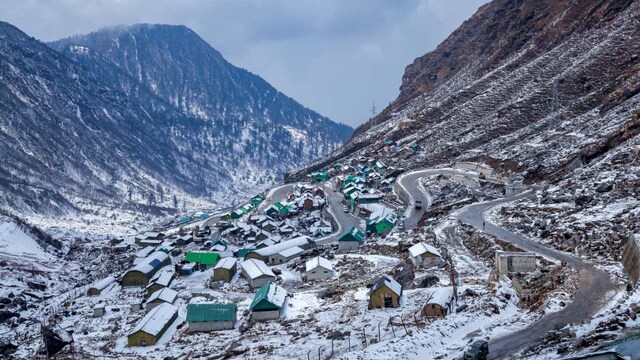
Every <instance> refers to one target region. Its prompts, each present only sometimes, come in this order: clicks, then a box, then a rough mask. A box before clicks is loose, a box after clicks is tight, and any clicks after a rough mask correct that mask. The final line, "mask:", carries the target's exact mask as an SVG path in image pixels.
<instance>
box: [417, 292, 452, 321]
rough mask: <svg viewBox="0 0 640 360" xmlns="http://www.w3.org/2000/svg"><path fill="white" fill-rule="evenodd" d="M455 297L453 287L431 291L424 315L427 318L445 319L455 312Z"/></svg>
mask: <svg viewBox="0 0 640 360" xmlns="http://www.w3.org/2000/svg"><path fill="white" fill-rule="evenodd" d="M454 307H455V297H454V293H453V288H452V287H441V288H432V289H429V292H428V293H427V303H426V304H425V305H424V307H423V308H422V315H423V316H427V317H445V316H447V315H448V314H449V313H451V312H452V311H453V308H454Z"/></svg>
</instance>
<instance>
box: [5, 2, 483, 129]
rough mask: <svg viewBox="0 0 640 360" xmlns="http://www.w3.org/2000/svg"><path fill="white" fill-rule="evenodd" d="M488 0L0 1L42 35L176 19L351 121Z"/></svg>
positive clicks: (10, 17) (13, 18)
mask: <svg viewBox="0 0 640 360" xmlns="http://www.w3.org/2000/svg"><path fill="white" fill-rule="evenodd" d="M486 2H487V1H486V0H286V1H285V0H180V1H178V0H174V1H169V0H19V1H18V0H0V19H2V20H4V21H8V22H10V23H12V24H14V25H16V26H17V27H19V28H20V29H22V30H23V31H25V32H26V33H28V34H29V35H31V36H34V37H36V38H38V39H40V40H43V41H50V40H56V39H59V38H62V37H66V36H70V35H74V34H84V33H88V32H91V31H92V30H96V29H98V28H101V27H105V26H112V25H130V24H135V23H141V22H146V23H163V24H183V25H186V26H188V27H190V28H192V29H193V30H194V31H195V32H196V33H198V34H199V35H200V36H201V37H202V38H204V39H205V40H206V41H207V42H209V44H211V45H212V46H213V47H215V48H216V49H218V50H219V51H220V52H221V53H222V55H223V56H224V57H225V58H227V60H229V61H230V62H231V63H233V64H234V65H236V66H240V67H243V68H246V69H248V70H250V71H251V72H254V73H256V74H258V75H260V76H262V77H263V78H264V79H266V80H267V81H268V82H270V83H271V84H272V85H273V86H275V87H276V88H277V89H278V90H280V91H282V92H283V93H285V94H287V95H289V96H291V97H293V98H294V99H296V100H298V101H299V102H300V103H302V104H303V105H305V106H307V107H309V108H311V109H313V110H316V111H318V112H319V113H321V114H323V115H326V116H328V117H330V118H331V119H333V120H336V121H339V122H343V123H346V124H349V125H352V126H357V125H358V124H361V123H362V122H364V121H366V120H367V119H368V118H369V117H370V116H371V105H372V102H373V101H375V103H376V106H377V108H378V111H380V110H381V109H382V108H383V107H384V106H386V105H387V104H388V103H389V102H390V101H392V100H393V99H394V98H395V97H396V96H397V95H398V87H399V86H400V82H401V79H402V74H403V72H404V68H405V66H407V65H408V64H409V63H411V62H412V61H413V59H415V58H416V57H418V56H420V55H423V54H424V53H426V52H428V51H429V50H432V49H433V48H435V46H437V45H438V43H440V42H441V41H442V40H443V39H444V38H446V37H447V35H448V34H450V33H451V32H452V31H453V30H454V29H455V28H457V27H458V26H459V25H460V24H461V23H462V22H463V21H464V20H465V19H467V18H468V17H469V16H471V15H472V14H473V13H474V12H475V11H476V10H477V8H478V7H479V6H481V5H482V4H484V3H486Z"/></svg>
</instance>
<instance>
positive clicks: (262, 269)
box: [240, 259, 276, 279]
mask: <svg viewBox="0 0 640 360" xmlns="http://www.w3.org/2000/svg"><path fill="white" fill-rule="evenodd" d="M240 266H241V267H242V270H243V271H244V272H245V273H246V274H247V276H249V277H250V278H251V279H257V278H259V277H261V276H265V275H266V276H271V277H274V278H275V277H276V275H275V274H274V273H273V271H271V269H269V267H268V266H267V264H265V263H264V261H262V260H257V259H249V260H245V261H243V262H242V263H241V264H240Z"/></svg>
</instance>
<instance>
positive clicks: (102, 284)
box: [91, 276, 116, 291]
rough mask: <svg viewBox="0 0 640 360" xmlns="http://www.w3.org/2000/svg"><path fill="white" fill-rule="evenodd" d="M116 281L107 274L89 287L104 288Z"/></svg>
mask: <svg viewBox="0 0 640 360" xmlns="http://www.w3.org/2000/svg"><path fill="white" fill-rule="evenodd" d="M115 281H116V279H115V278H114V277H113V276H107V277H106V278H104V279H102V280H100V281H98V282H96V283H94V284H93V285H92V286H91V288H92V289H98V290H101V291H102V290H104V289H106V288H107V286H109V285H111V284H113V283H114V282H115Z"/></svg>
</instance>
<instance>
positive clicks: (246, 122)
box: [0, 23, 351, 216]
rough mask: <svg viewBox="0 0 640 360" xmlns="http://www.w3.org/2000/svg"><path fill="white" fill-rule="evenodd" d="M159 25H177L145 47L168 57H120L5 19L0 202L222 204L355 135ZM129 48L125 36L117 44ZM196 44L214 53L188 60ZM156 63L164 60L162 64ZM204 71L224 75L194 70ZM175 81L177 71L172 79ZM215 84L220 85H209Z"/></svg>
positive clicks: (46, 208) (78, 207)
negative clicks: (175, 52) (51, 38)
mask: <svg viewBox="0 0 640 360" xmlns="http://www.w3.org/2000/svg"><path fill="white" fill-rule="evenodd" d="M146 27H148V26H146ZM146 27H145V26H139V27H137V28H138V29H145V28H146ZM135 28H136V27H134V29H135ZM153 28H154V29H156V30H157V29H162V30H163V31H164V32H166V31H169V33H170V34H172V35H171V36H169V38H168V39H167V36H168V35H167V34H165V33H164V32H162V33H161V34H159V35H158V34H155V35H154V34H150V35H149V36H147V38H148V39H151V43H150V44H149V46H145V48H146V49H147V50H151V51H155V52H156V53H155V54H156V55H157V54H160V55H161V56H165V57H160V58H158V57H153V56H152V55H153V54H151V55H149V56H148V58H145V59H142V55H143V53H139V54H137V55H140V57H138V60H139V61H140V62H139V63H135V62H130V63H127V64H129V65H130V66H128V67H126V66H124V64H125V62H117V61H114V59H116V58H119V57H118V56H119V55H118V52H117V51H116V50H118V49H112V51H109V52H108V53H100V52H99V51H97V50H100V49H103V50H104V48H99V47H98V49H97V50H96V49H95V47H93V46H92V47H87V46H83V45H82V44H64V45H60V46H59V49H58V50H59V51H57V50H55V49H53V47H55V45H52V44H51V43H50V44H49V46H47V45H45V44H43V43H41V42H39V41H37V40H36V39H34V38H32V37H29V36H28V35H26V34H24V33H23V32H22V31H20V30H19V29H17V28H16V27H14V26H13V25H10V24H8V23H2V24H0V59H2V60H3V65H4V67H3V73H4V74H6V75H4V79H3V80H4V81H3V82H4V83H5V86H4V87H3V88H1V89H0V104H2V105H3V106H2V107H0V116H1V117H2V118H3V119H7V120H5V121H3V123H2V128H0V137H2V138H3V141H2V144H0V146H2V149H1V150H0V151H1V153H2V154H3V157H4V158H7V159H12V161H11V162H10V163H9V164H7V165H6V166H4V167H3V168H2V169H0V190H1V191H3V193H4V194H6V195H7V196H6V197H5V198H3V200H2V204H0V206H2V207H4V208H5V209H10V210H13V211H14V212H17V213H25V214H42V213H44V214H55V215H56V216H59V215H64V214H66V213H79V212H82V211H95V210H96V207H100V204H101V203H104V204H105V205H108V206H110V207H114V208H121V209H122V208H130V209H136V211H139V210H141V209H143V208H144V206H147V205H152V206H155V207H157V208H158V209H163V210H162V211H166V209H167V208H174V207H175V205H176V204H175V199H172V196H174V195H177V196H178V198H179V200H180V201H179V202H180V203H183V202H189V203H190V206H193V205H195V204H200V205H198V206H202V205H203V204H205V203H206V202H208V201H211V202H213V203H214V204H215V203H217V204H226V203H227V202H228V201H229V199H231V200H233V199H234V198H235V199H239V198H242V197H246V196H252V195H254V194H255V192H259V191H261V190H263V189H264V188H265V187H267V186H269V185H270V184H272V183H274V182H276V181H277V179H278V178H279V174H282V173H283V172H284V171H285V170H286V169H288V168H291V167H293V166H298V165H301V164H302V163H304V162H305V161H309V160H311V159H313V158H314V157H317V156H320V155H321V154H324V153H326V152H328V151H331V150H332V149H334V148H336V147H337V146H339V144H340V143H341V142H342V141H343V140H344V139H346V136H348V134H350V132H351V129H350V128H349V127H347V126H345V125H341V124H336V123H333V122H331V121H330V120H329V119H327V118H325V117H322V116H321V115H319V114H317V113H315V112H313V111H311V110H309V109H307V108H305V107H303V106H302V105H300V104H298V103H297V102H295V101H294V100H293V99H291V98H289V97H286V96H285V95H284V94H282V93H281V92H279V91H277V90H276V89H274V88H273V87H271V86H270V85H269V84H268V83H267V82H266V81H264V80H263V79H261V78H259V77H258V76H256V75H253V74H251V73H249V72H248V71H246V70H242V69H239V68H236V67H234V66H233V65H231V64H230V63H228V62H227V61H226V60H224V58H222V55H221V54H220V53H219V52H217V50H215V49H213V48H212V47H210V46H209V45H208V44H207V43H206V42H204V40H202V39H201V38H199V37H198V36H197V34H195V33H194V32H193V31H191V30H190V29H188V28H186V27H184V26H181V27H180V26H178V27H176V26H170V27H167V26H153ZM121 29H127V27H121ZM121 31H122V30H120V32H119V33H120V34H122V32H121ZM176 31H177V32H176ZM185 34H186V35H188V38H186V39H185V38H184V36H183V35H185ZM107 35H108V34H107ZM138 35H140V36H142V35H143V34H138ZM152 35H153V36H156V35H158V36H160V37H161V38H164V41H161V40H162V39H154V38H153V36H152ZM105 36H106V35H105ZM75 38H78V37H75ZM107 38H108V37H107ZM112 40H113V39H112ZM134 41H135V39H134ZM154 41H155V44H156V45H155V47H153V46H151V45H153V42H154ZM178 43H179V44H178ZM58 44H61V43H60V42H58ZM193 44H196V45H193ZM170 46H174V47H177V48H179V49H187V50H188V49H189V46H192V48H195V50H193V52H192V53H191V54H188V53H181V54H180V55H181V56H182V57H183V58H181V59H178V58H177V57H174V58H171V57H167V55H170V54H172V53H171V52H168V53H167V52H163V51H162V50H163V49H165V48H168V47H170ZM127 49H130V48H127ZM127 49H125V48H124V44H123V46H122V47H120V48H119V50H120V51H122V52H121V53H120V54H124V53H127ZM197 51H205V52H206V54H208V55H207V56H208V58H207V59H208V62H203V61H201V60H202V59H200V58H198V59H196V60H194V61H193V62H192V64H189V65H185V63H186V59H187V58H188V57H189V56H190V55H191V56H193V53H194V52H197ZM130 54H131V53H130ZM121 58H123V59H128V60H127V61H130V60H131V59H130V58H127V57H126V56H122V57H121ZM165 60H166V61H165ZM180 60H184V61H180ZM160 62H163V63H164V66H167V67H168V68H166V69H165V68H160V69H159V68H158V67H157V66H160V65H159V63H160ZM136 64H137V65H140V64H144V67H135V66H134V65H136ZM216 64H218V65H220V64H221V65H220V66H222V67H223V68H222V69H220V68H218V67H216V66H217V65H216ZM203 68H204V70H202V69H203ZM127 69H129V70H133V71H129V70H127ZM142 70H144V71H146V73H145V74H147V75H148V76H145V78H147V79H150V81H157V82H158V84H160V85H161V86H159V88H156V89H155V90H156V91H154V88H153V87H152V86H150V84H151V82H149V81H147V82H144V81H140V80H142V74H143V72H142ZM215 71H217V72H215ZM225 71H226V72H225ZM206 72H209V73H210V74H209V75H210V76H211V78H213V77H215V79H216V82H213V81H212V82H210V83H207V81H206V80H202V79H197V76H198V75H199V74H201V73H206ZM213 72H215V74H213ZM228 72H233V74H232V78H230V77H229V76H231V75H229V74H228ZM152 75H153V76H152ZM214 75H215V76H214ZM233 77H235V78H233ZM176 79H179V80H180V81H175V83H172V81H174V80H176ZM196 80H197V81H199V82H197V85H198V86H200V87H201V88H202V89H204V90H207V91H208V92H206V91H204V90H203V92H202V93H207V94H209V95H211V94H214V95H215V94H220V93H222V92H224V86H223V85H225V86H233V88H230V90H229V91H227V92H226V94H234V96H232V97H229V96H227V97H220V98H216V97H215V96H213V97H203V96H198V95H199V94H200V93H198V92H196V91H194V88H197V87H196V86H195V85H194V86H191V87H190V84H194V83H196ZM236 80H242V81H243V82H239V81H236ZM176 84H177V85H176ZM211 84H213V85H216V86H220V88H216V89H215V90H211V89H207V86H209V87H212V86H211ZM172 85H176V86H175V87H173V88H172V87H171V86H172ZM159 90H160V91H159ZM261 90H265V91H266V92H267V93H269V94H271V97H265V96H264V93H262V92H260V91H261ZM188 91H190V93H189V94H187V92H188ZM216 91H217V92H216ZM181 92H183V93H182V95H180V94H181ZM186 95H189V96H190V97H188V96H186ZM181 99H182V100H181ZM233 99H241V100H242V101H240V102H237V103H232V102H231V100H233ZM265 99H268V100H271V103H265V102H264V100H265ZM183 100H184V101H183ZM198 101H200V102H198ZM194 104H195V105H197V106H194ZM212 104H213V105H212ZM247 104H255V105H257V106H255V109H257V110H260V111H259V112H257V111H253V110H254V109H253V108H250V107H247V106H245V105H247ZM43 105H45V106H43ZM225 106H226V108H225ZM198 107H200V108H201V109H206V110H207V112H206V113H203V112H202V111H199V110H198ZM194 109H195V110H198V111H194ZM220 109H223V111H220ZM226 109H231V110H229V111H224V110H226ZM218 111H219V112H218ZM134 119H135V121H132V120H134ZM26 129H29V131H27V130H26ZM46 145H49V147H46ZM54 145H55V146H54ZM132 205H133V206H132ZM139 205H144V206H142V207H141V206H139ZM148 210H150V211H152V212H153V211H155V210H153V209H151V208H149V209H148Z"/></svg>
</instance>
